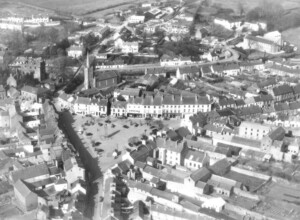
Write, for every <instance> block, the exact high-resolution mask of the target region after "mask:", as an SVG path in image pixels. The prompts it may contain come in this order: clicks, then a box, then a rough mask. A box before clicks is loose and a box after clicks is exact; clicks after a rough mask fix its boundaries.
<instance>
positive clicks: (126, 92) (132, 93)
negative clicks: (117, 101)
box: [114, 87, 141, 101]
mask: <svg viewBox="0 0 300 220" xmlns="http://www.w3.org/2000/svg"><path fill="white" fill-rule="evenodd" d="M140 94H141V89H139V88H128V87H126V88H125V89H123V90H121V91H115V92H114V97H115V98H117V97H118V96H119V95H120V96H122V97H123V98H124V99H125V100H126V101H128V100H129V98H133V97H138V96H140Z"/></svg>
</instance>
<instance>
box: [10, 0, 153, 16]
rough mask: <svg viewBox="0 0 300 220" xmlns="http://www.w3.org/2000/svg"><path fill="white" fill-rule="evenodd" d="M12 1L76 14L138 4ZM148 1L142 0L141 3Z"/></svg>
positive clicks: (88, 0)
mask: <svg viewBox="0 0 300 220" xmlns="http://www.w3.org/2000/svg"><path fill="white" fill-rule="evenodd" d="M10 2H22V3H23V4H28V5H33V6H36V7H40V8H45V9H49V10H59V11H65V12H70V13H72V14H75V15H84V14H89V13H90V12H95V11H98V10H103V9H105V8H108V7H117V6H119V5H124V4H131V3H134V4H136V1H134V0H51V1H49V0H18V1H17V0H11V1H10ZM142 2H148V1H147V0H140V1H139V3H142Z"/></svg>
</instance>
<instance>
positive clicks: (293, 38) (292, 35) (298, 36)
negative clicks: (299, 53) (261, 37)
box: [282, 27, 300, 50]
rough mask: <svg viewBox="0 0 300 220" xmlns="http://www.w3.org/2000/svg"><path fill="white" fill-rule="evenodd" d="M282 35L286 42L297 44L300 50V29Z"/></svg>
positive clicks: (293, 29) (287, 31)
mask: <svg viewBox="0 0 300 220" xmlns="http://www.w3.org/2000/svg"><path fill="white" fill-rule="evenodd" d="M282 35H283V39H284V40H286V41H289V42H291V43H292V44H295V45H296V46H297V47H298V50H299V48H300V27H298V28H292V29H289V30H286V31H284V32H282Z"/></svg>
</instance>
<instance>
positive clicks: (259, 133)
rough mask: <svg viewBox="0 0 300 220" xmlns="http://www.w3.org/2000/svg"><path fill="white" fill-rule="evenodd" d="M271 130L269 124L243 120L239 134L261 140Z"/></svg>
mask: <svg viewBox="0 0 300 220" xmlns="http://www.w3.org/2000/svg"><path fill="white" fill-rule="evenodd" d="M270 131H271V127H270V126H269V125H263V124H259V123H254V122H248V121H243V122H242V123H241V125H240V127H239V136H240V137H245V138H250V139H256V140H261V139H262V138H263V137H264V136H266V135H267V134H268V133H269V132H270Z"/></svg>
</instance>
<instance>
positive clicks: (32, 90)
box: [21, 85, 38, 94]
mask: <svg viewBox="0 0 300 220" xmlns="http://www.w3.org/2000/svg"><path fill="white" fill-rule="evenodd" d="M21 91H24V92H28V93H32V94H37V93H38V88H35V87H32V86H27V85H25V86H23V88H22V89H21Z"/></svg>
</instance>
